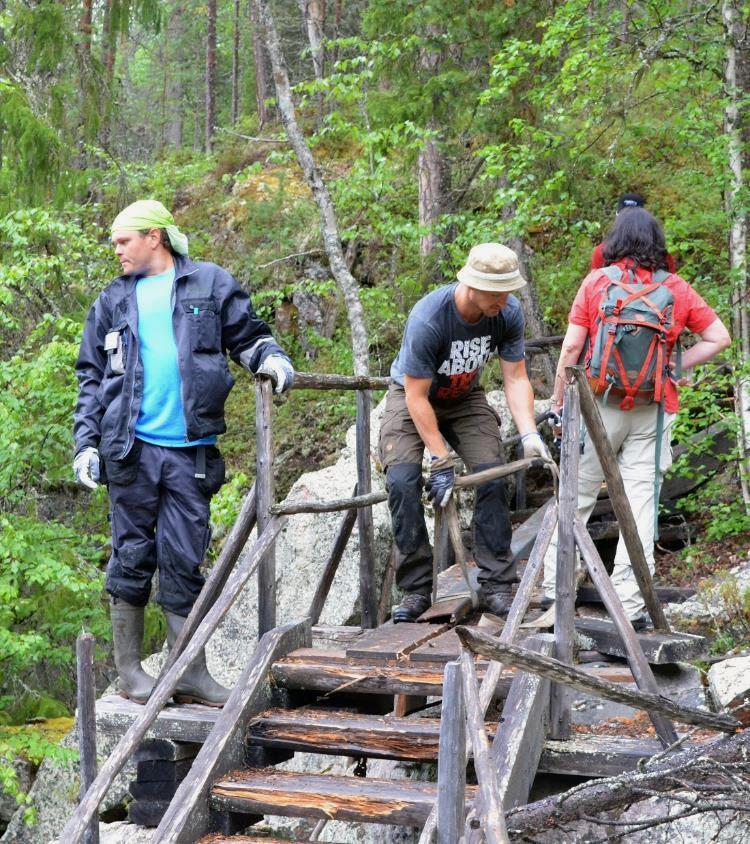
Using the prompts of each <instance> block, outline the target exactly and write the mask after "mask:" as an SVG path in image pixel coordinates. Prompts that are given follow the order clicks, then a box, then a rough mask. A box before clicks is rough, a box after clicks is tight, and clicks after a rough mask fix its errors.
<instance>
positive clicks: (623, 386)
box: [586, 265, 679, 410]
mask: <svg viewBox="0 0 750 844" xmlns="http://www.w3.org/2000/svg"><path fill="white" fill-rule="evenodd" d="M602 273H603V274H604V275H606V276H607V278H609V280H610V283H609V284H608V285H607V286H606V287H605V288H604V290H603V291H602V296H601V300H600V302H599V308H598V313H597V318H596V337H595V339H594V341H593V343H592V345H591V354H590V355H589V358H588V361H587V362H586V368H587V371H588V377H589V382H590V384H591V388H592V389H593V391H594V393H596V394H597V395H602V394H603V395H604V396H605V397H606V398H605V401H607V400H608V399H609V398H610V397H612V398H617V399H619V406H620V410H631V409H632V408H633V407H634V406H635V405H642V404H651V403H652V402H661V401H662V399H663V398H664V385H665V383H666V380H667V378H668V377H669V354H668V351H667V333H668V331H669V330H670V329H671V327H672V325H673V308H674V295H673V294H672V291H671V290H670V289H669V288H668V287H667V286H666V285H665V284H664V282H665V281H666V280H667V279H668V278H669V277H670V273H668V272H665V271H664V270H657V271H656V272H654V273H652V274H650V277H649V280H648V281H647V282H646V283H643V282H641V281H640V280H639V279H638V277H637V276H636V274H635V272H634V270H633V269H632V268H626V270H625V272H623V270H622V269H621V268H620V267H618V266H614V265H613V266H610V267H604V268H603V269H602ZM678 355H679V351H678Z"/></svg>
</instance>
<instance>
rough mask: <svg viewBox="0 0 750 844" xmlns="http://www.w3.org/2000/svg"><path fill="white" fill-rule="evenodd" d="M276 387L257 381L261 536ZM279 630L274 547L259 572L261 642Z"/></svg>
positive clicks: (269, 489)
mask: <svg viewBox="0 0 750 844" xmlns="http://www.w3.org/2000/svg"><path fill="white" fill-rule="evenodd" d="M272 397H273V386H272V383H271V379H270V378H268V377H267V376H265V375H261V376H259V377H257V378H256V381H255V441H256V447H257V454H256V472H255V487H256V489H257V501H258V507H257V510H258V536H260V535H261V534H262V533H263V531H264V530H265V529H266V527H267V525H268V523H269V521H270V520H271V512H270V508H271V505H272V504H273V498H274V482H273V430H272V427H271V420H272V416H273V404H272ZM274 627H276V549H275V546H274V544H273V543H272V544H271V545H270V546H269V548H268V551H267V552H266V554H265V555H264V556H263V559H262V560H261V563H260V566H259V568H258V638H260V637H261V636H262V635H263V634H264V633H268V631H269V630H273V628H274Z"/></svg>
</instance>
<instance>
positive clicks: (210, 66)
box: [204, 0, 216, 152]
mask: <svg viewBox="0 0 750 844" xmlns="http://www.w3.org/2000/svg"><path fill="white" fill-rule="evenodd" d="M215 123H216V0H208V14H207V19H206V124H205V137H204V142H205V146H206V152H211V147H212V144H213V138H214V124H215Z"/></svg>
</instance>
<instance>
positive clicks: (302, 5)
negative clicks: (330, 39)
mask: <svg viewBox="0 0 750 844" xmlns="http://www.w3.org/2000/svg"><path fill="white" fill-rule="evenodd" d="M297 1H298V3H299V9H300V12H302V20H303V21H304V24H305V29H306V30H307V40H308V41H309V42H310V53H311V55H312V63H313V72H314V73H315V80H316V81H317V82H321V81H322V80H323V73H324V71H325V47H324V46H323V38H324V37H325V33H324V26H325V18H326V4H325V0H297ZM317 103H318V122H320V121H321V120H322V118H323V93H322V91H321V92H319V93H318V95H317Z"/></svg>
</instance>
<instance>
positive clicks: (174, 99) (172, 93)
mask: <svg viewBox="0 0 750 844" xmlns="http://www.w3.org/2000/svg"><path fill="white" fill-rule="evenodd" d="M184 11H185V10H184V7H183V6H182V5H181V4H178V5H176V6H175V7H174V8H173V9H172V13H171V15H170V16H169V23H168V24H167V38H166V41H167V44H168V47H167V50H169V46H171V45H173V44H176V43H177V42H178V40H179V37H180V35H181V33H182V26H183V14H184ZM168 58H169V52H168V53H167V59H168ZM166 64H167V67H166V70H165V72H166V74H167V77H166V80H165V100H166V102H165V126H164V143H165V144H166V145H167V146H170V147H174V148H175V149H177V148H179V147H180V146H182V121H183V111H184V105H183V102H182V76H181V75H180V68H179V66H178V65H177V63H176V57H175V61H174V62H169V61H167V63H166Z"/></svg>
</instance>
